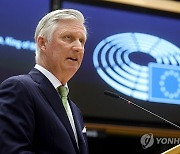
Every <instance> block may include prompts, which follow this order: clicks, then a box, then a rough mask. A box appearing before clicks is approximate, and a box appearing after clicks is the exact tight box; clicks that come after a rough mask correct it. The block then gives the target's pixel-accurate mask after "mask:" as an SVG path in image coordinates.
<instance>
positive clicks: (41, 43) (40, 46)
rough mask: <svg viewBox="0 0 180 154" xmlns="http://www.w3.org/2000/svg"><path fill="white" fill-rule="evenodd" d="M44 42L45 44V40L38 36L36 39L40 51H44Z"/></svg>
mask: <svg viewBox="0 0 180 154" xmlns="http://www.w3.org/2000/svg"><path fill="white" fill-rule="evenodd" d="M46 42H47V41H46V39H45V38H44V37H42V36H39V37H38V38H37V45H38V47H39V48H40V49H41V50H42V51H45V50H46Z"/></svg>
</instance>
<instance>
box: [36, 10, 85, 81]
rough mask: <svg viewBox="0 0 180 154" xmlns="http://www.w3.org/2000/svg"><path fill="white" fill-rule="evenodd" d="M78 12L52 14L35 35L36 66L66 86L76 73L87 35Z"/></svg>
mask: <svg viewBox="0 0 180 154" xmlns="http://www.w3.org/2000/svg"><path fill="white" fill-rule="evenodd" d="M84 22H85V19H84V17H83V15H82V13H81V12H79V11H77V10H73V9H63V10H55V11H52V12H50V13H48V14H47V15H46V16H44V17H43V18H42V19H41V20H40V22H39V24H38V25H37V28H36V31H35V41H36V44H37V49H36V63H37V64H39V65H41V66H43V67H45V68H46V69H47V70H49V71H50V72H51V73H53V74H54V75H55V76H56V77H57V78H58V79H59V80H60V81H61V82H62V83H66V82H68V81H69V79H70V78H71V77H72V76H73V75H74V74H75V72H76V71H77V70H78V69H79V67H80V65H81V62H82V59H83V55H84V45H85V42H86V37H87V31H86V27H85V25H84Z"/></svg>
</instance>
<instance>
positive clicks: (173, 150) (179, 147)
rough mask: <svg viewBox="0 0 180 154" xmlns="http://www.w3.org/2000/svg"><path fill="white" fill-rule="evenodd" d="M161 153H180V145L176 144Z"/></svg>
mask: <svg viewBox="0 0 180 154" xmlns="http://www.w3.org/2000/svg"><path fill="white" fill-rule="evenodd" d="M161 154H180V145H176V146H175V147H173V148H171V149H169V150H167V151H165V152H163V153H161Z"/></svg>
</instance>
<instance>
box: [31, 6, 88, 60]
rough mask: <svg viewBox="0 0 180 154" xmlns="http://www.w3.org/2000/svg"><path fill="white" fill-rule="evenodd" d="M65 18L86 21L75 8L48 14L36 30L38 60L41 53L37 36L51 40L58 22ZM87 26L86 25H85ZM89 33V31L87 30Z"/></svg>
mask: <svg viewBox="0 0 180 154" xmlns="http://www.w3.org/2000/svg"><path fill="white" fill-rule="evenodd" d="M63 19H76V20H79V21H80V22H82V23H83V24H84V23H85V19H84V16H83V14H82V13H81V12H80V11H78V10H75V9H60V10H55V11H52V12H50V13H48V14H46V15H45V16H44V17H43V18H42V19H41V20H40V21H39V23H38V25H37V27H36V30H35V35H34V39H35V43H36V58H35V59H36V62H37V59H38V57H39V54H40V48H39V47H38V45H37V38H38V37H39V36H42V37H44V38H46V39H47V40H50V38H51V35H52V33H53V31H54V30H55V28H56V26H57V23H58V22H59V21H60V20H63ZM85 28H86V27H85ZM86 33H87V32H86Z"/></svg>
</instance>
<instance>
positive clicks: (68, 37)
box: [64, 35, 72, 40]
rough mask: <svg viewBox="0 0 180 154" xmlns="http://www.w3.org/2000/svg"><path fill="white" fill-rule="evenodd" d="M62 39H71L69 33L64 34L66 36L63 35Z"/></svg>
mask: <svg viewBox="0 0 180 154" xmlns="http://www.w3.org/2000/svg"><path fill="white" fill-rule="evenodd" d="M64 39H66V40H70V39H72V37H71V36H70V35H66V36H64Z"/></svg>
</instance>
